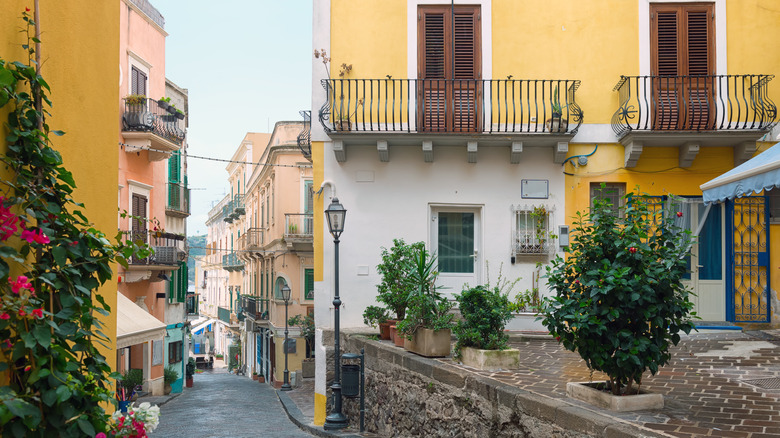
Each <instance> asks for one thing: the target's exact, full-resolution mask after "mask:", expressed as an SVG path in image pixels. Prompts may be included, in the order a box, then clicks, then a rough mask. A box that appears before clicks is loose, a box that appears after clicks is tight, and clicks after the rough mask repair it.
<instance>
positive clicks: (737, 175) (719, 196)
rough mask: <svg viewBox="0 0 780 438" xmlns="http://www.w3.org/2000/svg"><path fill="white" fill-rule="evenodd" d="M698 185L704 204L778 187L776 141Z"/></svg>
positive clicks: (778, 148) (778, 150) (779, 148)
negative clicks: (757, 153)
mask: <svg viewBox="0 0 780 438" xmlns="http://www.w3.org/2000/svg"><path fill="white" fill-rule="evenodd" d="M699 187H700V188H701V190H702V192H703V194H704V203H705V204H709V203H711V202H723V201H725V200H727V199H734V198H740V197H742V196H748V195H751V194H753V193H758V192H761V191H762V190H771V189H773V188H775V187H780V143H778V144H776V145H774V146H772V147H771V148H769V149H767V150H766V151H764V152H762V153H760V154H759V155H757V156H755V157H753V158H751V159H750V160H748V161H746V162H744V163H742V164H741V165H739V166H737V167H735V168H733V169H731V170H729V171H728V172H726V173H724V174H723V175H721V176H719V177H717V178H715V179H713V180H711V181H708V182H706V183H704V184H702V185H701V186H699Z"/></svg>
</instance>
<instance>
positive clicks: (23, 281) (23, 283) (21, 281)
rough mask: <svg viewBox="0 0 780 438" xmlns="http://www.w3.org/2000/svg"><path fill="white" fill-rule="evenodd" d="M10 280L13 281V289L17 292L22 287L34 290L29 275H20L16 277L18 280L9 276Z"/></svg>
mask: <svg viewBox="0 0 780 438" xmlns="http://www.w3.org/2000/svg"><path fill="white" fill-rule="evenodd" d="M8 282H9V283H11V290H12V291H13V292H14V293H15V294H18V293H19V291H21V290H22V289H29V290H32V284H30V282H29V281H27V277H25V276H24V275H20V276H18V277H16V281H13V280H11V279H10V278H9V279H8Z"/></svg>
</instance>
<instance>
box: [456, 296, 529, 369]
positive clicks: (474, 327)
mask: <svg viewBox="0 0 780 438" xmlns="http://www.w3.org/2000/svg"><path fill="white" fill-rule="evenodd" d="M456 300H457V301H458V307H459V308H460V314H461V316H462V317H463V319H461V320H460V321H458V322H457V324H455V329H454V331H455V337H456V339H457V341H456V342H455V354H454V356H455V358H456V359H460V361H461V362H462V363H463V364H464V365H469V366H472V367H474V368H478V369H481V370H496V369H512V368H518V367H519V365H520V350H517V349H514V348H509V346H508V345H507V341H508V340H509V335H507V334H506V332H504V326H505V325H506V323H507V321H509V320H510V319H511V318H512V313H511V312H510V310H509V298H508V297H507V295H505V294H503V293H501V290H500V289H499V287H498V286H495V287H493V288H490V286H489V285H480V286H477V287H472V288H468V289H466V290H464V291H463V292H462V293H461V294H459V295H456Z"/></svg>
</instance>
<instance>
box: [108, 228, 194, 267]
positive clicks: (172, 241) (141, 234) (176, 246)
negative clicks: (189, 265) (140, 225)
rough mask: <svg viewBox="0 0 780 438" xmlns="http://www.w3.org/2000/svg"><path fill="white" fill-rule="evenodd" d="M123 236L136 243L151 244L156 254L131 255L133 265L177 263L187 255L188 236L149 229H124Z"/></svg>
mask: <svg viewBox="0 0 780 438" xmlns="http://www.w3.org/2000/svg"><path fill="white" fill-rule="evenodd" d="M122 238H123V240H125V241H128V240H129V241H132V242H134V243H136V244H146V245H149V246H151V247H152V249H153V250H154V254H152V255H150V256H149V257H144V258H141V257H137V256H133V257H131V258H130V260H129V262H130V264H132V265H176V264H178V263H179V261H182V260H184V258H185V256H186V253H185V251H184V240H185V239H186V237H185V236H182V235H179V234H173V233H164V232H160V231H147V230H142V231H122Z"/></svg>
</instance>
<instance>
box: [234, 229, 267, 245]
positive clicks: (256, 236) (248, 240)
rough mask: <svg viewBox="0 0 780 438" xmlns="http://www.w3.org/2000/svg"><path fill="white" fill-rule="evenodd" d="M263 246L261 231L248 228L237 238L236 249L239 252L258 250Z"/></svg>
mask: <svg viewBox="0 0 780 438" xmlns="http://www.w3.org/2000/svg"><path fill="white" fill-rule="evenodd" d="M262 245H263V230H261V229H260V228H250V229H248V230H246V232H245V233H244V234H242V235H241V237H239V238H238V249H239V250H241V251H247V250H250V251H251V250H253V249H259V248H260V247H262Z"/></svg>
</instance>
